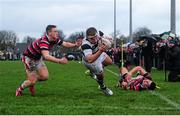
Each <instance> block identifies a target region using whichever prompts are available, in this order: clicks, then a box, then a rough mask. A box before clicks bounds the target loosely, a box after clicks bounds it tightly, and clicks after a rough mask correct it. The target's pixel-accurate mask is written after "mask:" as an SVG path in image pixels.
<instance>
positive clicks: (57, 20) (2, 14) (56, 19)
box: [0, 0, 180, 40]
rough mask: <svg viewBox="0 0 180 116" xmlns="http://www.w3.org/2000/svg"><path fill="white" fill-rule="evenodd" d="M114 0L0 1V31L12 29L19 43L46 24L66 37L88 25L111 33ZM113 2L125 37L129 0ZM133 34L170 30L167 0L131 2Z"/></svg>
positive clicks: (179, 28) (179, 26) (179, 15)
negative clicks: (140, 31)
mask: <svg viewBox="0 0 180 116" xmlns="http://www.w3.org/2000/svg"><path fill="white" fill-rule="evenodd" d="M113 1H114V0H0V30H12V31H14V32H16V33H17V35H18V37H19V38H20V40H22V38H23V37H24V36H27V35H29V36H31V37H36V38H38V37H40V36H41V35H42V33H43V32H44V31H45V28H46V26H47V25H48V24H55V25H57V26H58V29H61V30H63V31H64V33H65V34H66V35H70V34H71V33H73V32H76V31H85V30H86V29H87V28H88V27H90V26H95V27H96V28H97V29H99V30H102V31H104V32H105V33H107V34H110V33H112V32H113V31H114V22H113V21H114V19H113V17H114V14H113V10H114V8H113V6H114V3H113ZM116 1H117V30H119V31H120V32H121V34H124V35H128V34H129V0H116ZM132 1H133V31H134V30H135V29H137V28H138V27H143V26H146V27H148V28H149V29H150V30H152V32H153V33H162V32H164V31H169V29H170V0H132ZM176 32H177V34H178V35H180V0H176Z"/></svg>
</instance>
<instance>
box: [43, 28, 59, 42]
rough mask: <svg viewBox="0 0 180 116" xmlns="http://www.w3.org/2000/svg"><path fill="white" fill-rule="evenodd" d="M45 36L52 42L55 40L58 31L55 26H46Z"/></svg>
mask: <svg viewBox="0 0 180 116" xmlns="http://www.w3.org/2000/svg"><path fill="white" fill-rule="evenodd" d="M46 34H47V35H48V37H49V38H50V39H52V40H56V39H57V38H58V31H57V28H56V25H48V26H47V27H46Z"/></svg>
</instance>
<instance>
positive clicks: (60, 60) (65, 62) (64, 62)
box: [59, 57, 68, 64]
mask: <svg viewBox="0 0 180 116" xmlns="http://www.w3.org/2000/svg"><path fill="white" fill-rule="evenodd" d="M67 63H68V60H67V59H66V58H65V57H63V58H61V59H59V64H67Z"/></svg>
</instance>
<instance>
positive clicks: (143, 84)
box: [117, 66, 156, 91]
mask: <svg viewBox="0 0 180 116" xmlns="http://www.w3.org/2000/svg"><path fill="white" fill-rule="evenodd" d="M137 72H139V73H140V74H139V75H137V76H136V77H135V78H132V76H133V74H136V73H137ZM120 75H121V76H120V80H119V82H118V84H117V86H118V87H121V88H123V89H125V90H127V89H130V90H136V91H140V90H154V89H155V88H156V84H155V83H154V82H153V81H152V78H151V76H150V74H149V73H147V72H146V71H145V70H144V69H143V68H142V67H140V66H136V67H134V68H133V69H132V70H130V71H129V72H128V70H127V68H125V67H122V68H120Z"/></svg>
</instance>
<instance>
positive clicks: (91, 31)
mask: <svg viewBox="0 0 180 116" xmlns="http://www.w3.org/2000/svg"><path fill="white" fill-rule="evenodd" d="M96 33H97V30H96V28H94V27H90V28H88V29H87V30H86V36H95V35H96Z"/></svg>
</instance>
